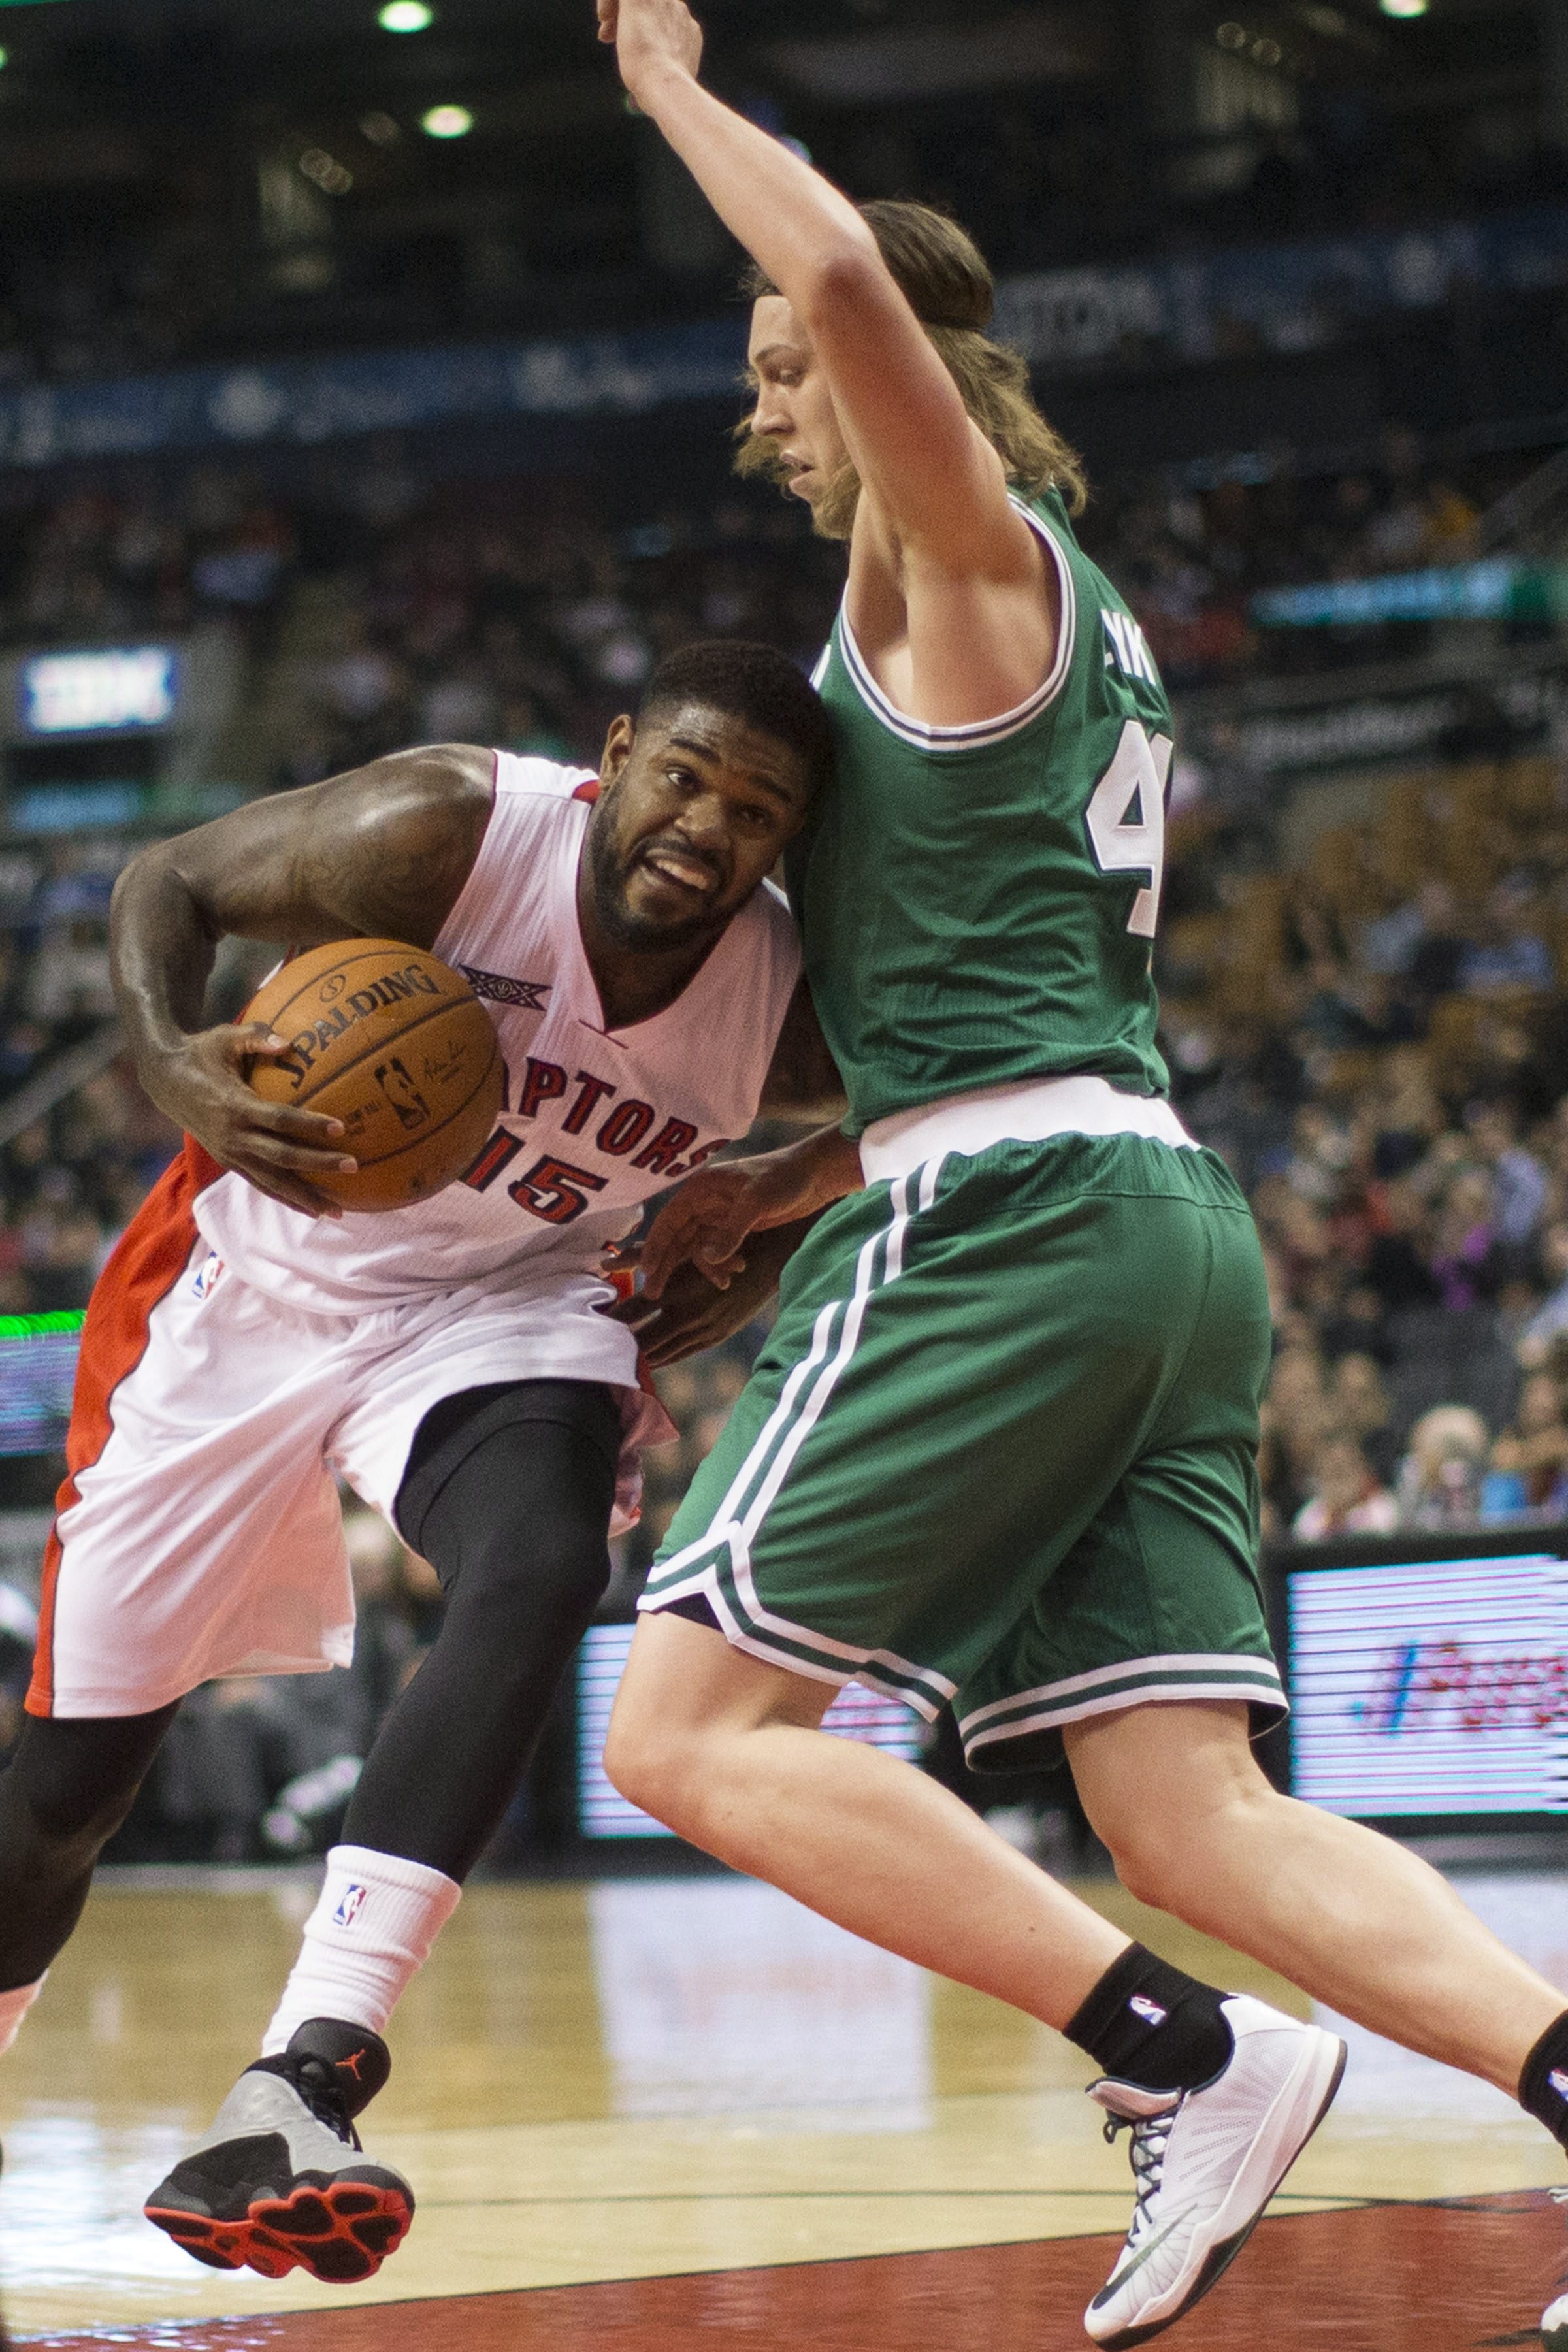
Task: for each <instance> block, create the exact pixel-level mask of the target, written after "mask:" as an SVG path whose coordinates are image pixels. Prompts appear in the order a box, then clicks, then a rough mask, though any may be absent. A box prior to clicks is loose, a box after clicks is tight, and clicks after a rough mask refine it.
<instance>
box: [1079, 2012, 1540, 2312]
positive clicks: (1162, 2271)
mask: <svg viewBox="0 0 1568 2352" xmlns="http://www.w3.org/2000/svg"><path fill="white" fill-rule="evenodd" d="M1221 2014H1222V2016H1223V2017H1224V2019H1225V2021H1226V2024H1227V2025H1228V2026H1229V2028H1230V2031H1231V2034H1232V2037H1233V2041H1234V2045H1235V2046H1234V2048H1233V2049H1232V2052H1231V2055H1230V2058H1229V2060H1228V2061H1227V2063H1226V2065H1224V2066H1223V2067H1222V2068H1221V2070H1220V2072H1219V2073H1218V2074H1216V2075H1215V2077H1214V2078H1213V2080H1212V2081H1211V2082H1207V2083H1205V2084H1202V2085H1201V2087H1200V2088H1199V2089H1197V2090H1195V2091H1146V2090H1143V2089H1142V2088H1141V2087H1140V2086H1139V2085H1138V2084H1135V2083H1119V2082H1114V2081H1112V2080H1111V2079H1110V2078H1109V2077H1107V2078H1106V2079H1105V2080H1104V2081H1102V2082H1099V2083H1091V2084H1089V2097H1090V2098H1091V2099H1098V2100H1099V2102H1100V2105H1101V2106H1102V2107H1104V2108H1106V2109H1107V2110H1108V2111H1109V2113H1110V2118H1111V2120H1110V2123H1109V2124H1107V2126H1106V2127H1105V2137H1107V2139H1114V2138H1115V2137H1116V2135H1117V2133H1118V2132H1119V2131H1120V2130H1121V2129H1122V2128H1123V2126H1127V2125H1131V2128H1132V2149H1131V2154H1132V2178H1133V2180H1134V2183H1135V2184H1136V2189H1137V2203H1136V2205H1135V2207H1134V2209H1133V2214H1132V2226H1131V2229H1130V2230H1129V2231H1128V2232H1127V2243H1126V2245H1125V2247H1124V2248H1123V2249H1122V2253H1121V2261H1120V2262H1119V2263H1117V2265H1116V2268H1115V2270H1114V2271H1113V2272H1112V2273H1111V2275H1110V2280H1109V2282H1108V2283H1107V2284H1106V2285H1104V2286H1103V2287H1101V2289H1100V2293H1099V2294H1097V2295H1096V2296H1095V2298H1094V2301H1093V2302H1092V2303H1091V2304H1090V2305H1089V2309H1088V2310H1087V2311H1086V2312H1085V2313H1084V2315H1083V2324H1084V2326H1086V2327H1087V2328H1088V2330H1089V2334H1090V2336H1093V2338H1094V2340H1095V2342H1096V2343H1097V2344H1105V2345H1110V2346H1111V2347H1121V2346H1124V2345H1128V2344H1142V2342H1143V2341H1144V2339H1145V2337H1146V2336H1157V2335H1158V2334H1159V2333H1160V2330H1161V2329H1162V2328H1163V2327H1169V2326H1170V2325H1171V2323H1172V2321H1173V2320H1175V2319H1180V2317H1181V2316H1182V2314H1183V2313H1184V2311H1190V2310H1191V2309H1192V2306H1193V2305H1194V2303H1196V2302H1197V2300H1198V2298H1199V2296H1200V2295H1203V2294H1207V2293H1208V2290H1209V2288H1210V2287H1211V2286H1213V2284H1214V2283H1215V2280H1216V2279H1217V2278H1218V2277H1219V2275H1220V2273H1221V2272H1222V2271H1224V2270H1225V2269H1226V2267H1227V2266H1228V2264H1229V2263H1232V2262H1234V2261H1235V2259H1236V2257H1237V2254H1238V2253H1239V2252H1241V2249H1242V2247H1243V2246H1244V2245H1245V2244H1246V2243H1247V2239H1248V2238H1249V2237H1250V2236H1251V2234H1252V2232H1253V2231H1254V2229H1255V2228H1256V2227H1257V2225H1258V2221H1260V2220H1261V2219H1262V2215H1263V2209H1264V2207H1265V2206H1266V2205H1267V2204H1268V2200H1269V2199H1270V2198H1271V2197H1272V2196H1273V2194H1274V2191H1275V2190H1276V2189H1278V2188H1279V2183H1280V2182H1281V2180H1283V2179H1284V2178H1285V2175H1286V2174H1287V2172H1289V2169H1290V2167H1291V2166H1292V2164H1294V2163H1295V2161H1296V2158H1298V2156H1300V2153H1301V2150H1302V2149H1303V2148H1304V2147H1306V2145H1307V2142H1308V2141H1309V2140H1310V2138H1311V2137H1312V2134H1313V2133H1314V2132H1315V2131H1316V2130H1317V2128H1318V2126H1319V2125H1320V2124H1321V2122H1322V2120H1323V2117H1324V2116H1325V2115H1326V2114H1327V2113H1328V2111H1329V2106H1330V2104H1331V2101H1332V2099H1333V2095H1334V2093H1335V2092H1336V2091H1337V2090H1338V2089H1339V2087H1340V2076H1341V2075H1342V2074H1343V2073H1344V2070H1345V2045H1344V2043H1343V2042H1342V2041H1341V2040H1340V2039H1339V2037H1338V2035H1337V2034H1333V2033H1325V2032H1323V2030H1322V2028H1321V2026H1316V2025H1301V2024H1300V2023H1298V2021H1297V2020H1296V2019H1295V2018H1293V2017H1285V2016H1283V2015H1281V2013H1280V2011H1279V2010H1277V2009H1270V2008H1269V2007H1268V2005H1267V2003H1266V2002H1264V2001H1261V2000H1253V1999H1252V1997H1251V1995H1250V1994H1248V1993H1237V1994H1234V1995H1232V1997H1231V1998H1230V1999H1229V2000H1226V2001H1224V2002H1222V2003H1221ZM1553 2352H1557V2347H1553ZM1563 2352H1568V2337H1565V2338H1564V2339H1563Z"/></svg>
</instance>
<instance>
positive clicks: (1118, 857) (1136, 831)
mask: <svg viewBox="0 0 1568 2352" xmlns="http://www.w3.org/2000/svg"><path fill="white" fill-rule="evenodd" d="M1174 750H1175V745H1174V744H1173V742H1172V740H1171V739H1170V737H1169V736H1168V735H1155V736H1151V735H1150V734H1149V733H1148V731H1147V730H1146V729H1145V728H1144V726H1143V725H1142V721H1141V720H1139V719H1128V721H1127V723H1126V725H1125V726H1124V727H1123V728H1122V730H1121V741H1120V742H1119V743H1118V744H1117V746H1116V756H1115V758H1114V759H1113V760H1112V761H1111V762H1110V767H1109V768H1107V770H1106V772H1105V773H1104V775H1103V776H1101V778H1100V782H1099V783H1098V784H1096V786H1095V788H1094V791H1093V793H1092V794H1091V796H1090V799H1089V806H1088V808H1087V809H1086V810H1085V811H1084V823H1085V824H1086V825H1087V827H1088V828H1089V844H1090V846H1091V847H1092V849H1093V851H1094V855H1095V860H1096V862H1097V864H1098V865H1099V867H1100V872H1101V873H1102V874H1146V875H1147V876H1148V877H1149V879H1148V882H1147V884H1146V885H1145V886H1144V887H1143V888H1142V890H1140V891H1139V893H1138V896H1137V897H1136V898H1134V899H1133V901H1132V911H1131V914H1130V915H1129V916H1128V918H1127V928H1128V929H1129V930H1130V931H1131V933H1132V934H1133V936H1134V937H1135V938H1137V939H1141V940H1152V938H1153V936H1154V926H1155V924H1156V923H1157V922H1158V921H1159V919H1160V886H1161V884H1162V882H1163V880H1164V878H1165V779H1166V777H1167V776H1168V775H1169V774H1170V772H1171V754H1172V752H1173V751H1174Z"/></svg>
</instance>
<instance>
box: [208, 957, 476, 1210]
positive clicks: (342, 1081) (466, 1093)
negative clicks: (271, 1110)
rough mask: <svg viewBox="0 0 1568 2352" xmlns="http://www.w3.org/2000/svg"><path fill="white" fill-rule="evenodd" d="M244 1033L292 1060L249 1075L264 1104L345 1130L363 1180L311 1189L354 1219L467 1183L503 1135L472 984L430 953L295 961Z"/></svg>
mask: <svg viewBox="0 0 1568 2352" xmlns="http://www.w3.org/2000/svg"><path fill="white" fill-rule="evenodd" d="M240 1019H241V1020H242V1021H265V1022H266V1023H267V1024H268V1026H269V1027H271V1028H272V1029H274V1030H276V1032H277V1034H279V1037H286V1038H287V1039H288V1041H289V1053H288V1054H287V1055H285V1056H283V1057H281V1058H280V1059H279V1060H277V1061H270V1062H268V1061H259V1060H258V1061H255V1062H252V1064H251V1066H250V1069H249V1072H248V1074H247V1075H248V1076H249V1080H250V1084H251V1085H252V1087H254V1088H255V1089H256V1092H257V1093H258V1095H260V1096H261V1097H262V1098H263V1099H264V1100H265V1101H267V1102H282V1103H289V1104H291V1105H293V1106H294V1107H295V1108H300V1109H304V1108H310V1110H315V1111H321V1112H323V1113H324V1114H325V1115H326V1116H327V1117H329V1118H341V1119H342V1123H343V1130H344V1132H343V1147H342V1148H343V1150H344V1153H345V1154H352V1156H353V1158H354V1159H355V1160H358V1161H359V1168H358V1170H357V1171H356V1172H355V1173H354V1174H353V1176H340V1175H328V1176H314V1177H312V1178H311V1180H310V1181H312V1183H315V1184H319V1185H320V1186H321V1190H322V1192H330V1193H331V1196H332V1198H333V1199H334V1200H335V1201H339V1202H342V1205H343V1207H344V1208H345V1209H403V1208H406V1207H407V1206H408V1204H409V1203H410V1202H413V1201H427V1200H428V1199H429V1198H430V1195H431V1194H432V1193H433V1192H440V1190H441V1188H442V1186H443V1185H446V1184H449V1183H451V1181H452V1180H453V1178H454V1177H457V1176H460V1175H461V1174H462V1172H463V1171H464V1169H465V1168H466V1167H467V1166H468V1162H469V1161H470V1160H472V1159H473V1157H474V1155H475V1153H476V1152H477V1151H478V1150H479V1147H480V1145H481V1144H482V1143H483V1142H484V1141H485V1139H486V1138H487V1137H488V1136H489V1132H490V1129H491V1128H492V1127H493V1126H494V1124H495V1117H496V1113H497V1111H499V1110H500V1106H501V1097H502V1093H503V1090H504V1087H505V1081H506V1072H505V1067H504V1065H503V1064H502V1061H501V1055H500V1038H499V1037H498V1036H497V1035H496V1032H495V1024H494V1023H493V1022H492V1021H491V1020H490V1017H489V1013H487V1012H486V1011H485V1009H484V1006H483V1005H482V1004H481V1003H479V999H478V998H477V997H476V996H475V994H474V992H473V990H472V989H471V988H470V987H469V986H468V982H467V981H466V980H462V979H460V978H459V977H458V974H457V973H456V972H455V971H448V969H447V966H446V965H445V964H444V963H442V962H441V961H439V960H438V958H437V957H436V956H433V955H431V954H429V953H428V952H427V950H425V949H424V948H411V947H405V946H404V945H403V944H402V943H401V942H400V941H399V940H337V941H335V942H334V944H333V945H332V946H331V947H326V948H311V949H310V950H308V951H307V952H306V953H305V954H303V955H298V956H295V957H294V958H293V959H292V961H290V962H289V963H286V964H285V965H284V966H283V969H282V970H281V971H278V972H274V974H273V976H272V978H271V979H270V980H269V981H267V982H265V983H264V984H263V986H262V987H260V988H259V989H258V991H257V992H256V994H255V995H254V996H253V997H252V998H251V1000H250V1003H248V1004H247V1006H246V1008H245V1011H244V1012H243V1013H241V1015H240Z"/></svg>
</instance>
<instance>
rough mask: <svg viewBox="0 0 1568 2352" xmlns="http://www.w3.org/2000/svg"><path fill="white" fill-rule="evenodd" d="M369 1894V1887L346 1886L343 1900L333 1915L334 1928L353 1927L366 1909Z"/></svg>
mask: <svg viewBox="0 0 1568 2352" xmlns="http://www.w3.org/2000/svg"><path fill="white" fill-rule="evenodd" d="M369 1893H370V1889H369V1887H368V1886H345V1887H344V1889H343V1899H342V1902H341V1903H340V1904H339V1905H338V1907H337V1909H336V1910H335V1911H334V1912H333V1914H332V1925H333V1927H353V1923H354V1921H355V1920H356V1919H357V1918H358V1917H359V1915H360V1913H361V1912H362V1911H363V1909H364V1902H365V1896H366V1895H368V1894H369Z"/></svg>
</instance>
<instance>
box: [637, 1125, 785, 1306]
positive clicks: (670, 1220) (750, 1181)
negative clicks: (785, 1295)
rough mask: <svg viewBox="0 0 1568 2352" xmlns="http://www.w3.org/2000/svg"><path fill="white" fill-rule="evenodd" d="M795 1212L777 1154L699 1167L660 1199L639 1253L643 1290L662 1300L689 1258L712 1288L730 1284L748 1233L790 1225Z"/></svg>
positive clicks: (649, 1295) (720, 1287) (739, 1262)
mask: <svg viewBox="0 0 1568 2352" xmlns="http://www.w3.org/2000/svg"><path fill="white" fill-rule="evenodd" d="M798 1214H799V1209H798V1206H797V1205H796V1203H795V1201H794V1199H793V1197H791V1193H790V1192H789V1190H788V1188H787V1187H786V1184H785V1183H784V1181H783V1180H782V1171H780V1169H779V1168H778V1166H777V1156H776V1155H773V1154H769V1153H766V1152H763V1153H762V1154H760V1155H759V1156H758V1157H757V1158H756V1159H754V1160H717V1161H715V1163H714V1164H713V1165H712V1166H711V1167H709V1168H700V1169H699V1170H698V1171H697V1173H696V1174H695V1175H694V1176H689V1177H688V1178H687V1180H686V1181H685V1183H684V1184H682V1186H681V1187H680V1190H679V1192H675V1193H672V1194H671V1196H670V1198H669V1199H668V1201H667V1202H665V1203H664V1206H663V1207H662V1208H661V1209H660V1210H659V1212H658V1215H657V1216H656V1217H655V1219H654V1221H653V1223H652V1224H651V1225H650V1227H649V1228H648V1231H647V1235H646V1237H645V1239H644V1240H643V1243H642V1245H641V1247H640V1249H639V1250H638V1251H637V1265H639V1267H640V1268H641V1272H642V1289H643V1294H644V1295H645V1296H646V1297H649V1298H662V1297H663V1296H664V1286H665V1285H666V1283H667V1282H668V1280H669V1278H670V1276H672V1275H673V1274H674V1272H675V1270H676V1268H677V1266H679V1265H685V1264H686V1263H687V1261H688V1260H689V1261H690V1263H691V1264H692V1265H694V1266H695V1267H696V1268H697V1271H698V1273H699V1274H701V1275H705V1276H707V1279H708V1280H709V1281H710V1283H712V1284H713V1285H714V1286H715V1288H717V1289H720V1290H723V1289H726V1288H728V1286H729V1284H730V1281H731V1277H732V1276H733V1275H735V1274H736V1273H738V1272H739V1271H740V1270H741V1265H742V1263H743V1261H742V1259H741V1255H740V1252H741V1244H742V1242H743V1241H744V1240H745V1238H746V1235H747V1234H750V1233H754V1232H755V1231H756V1230H757V1228H758V1227H759V1226H762V1225H784V1224H788V1223H790V1222H791V1220H792V1219H793V1218H794V1217H795V1216H797V1215H798Z"/></svg>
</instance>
